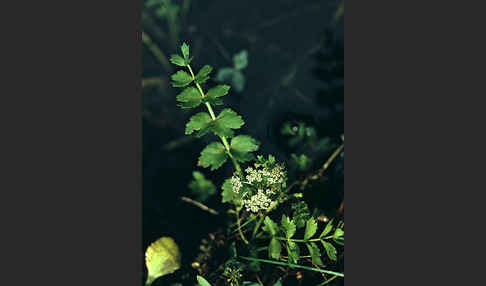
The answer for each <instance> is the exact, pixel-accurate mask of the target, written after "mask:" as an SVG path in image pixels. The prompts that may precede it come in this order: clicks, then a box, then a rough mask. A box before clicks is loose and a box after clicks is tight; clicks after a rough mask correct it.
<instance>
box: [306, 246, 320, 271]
mask: <svg viewBox="0 0 486 286" xmlns="http://www.w3.org/2000/svg"><path fill="white" fill-rule="evenodd" d="M305 245H306V246H307V249H308V250H309V255H310V256H311V258H312V263H313V264H315V265H319V266H323V265H324V263H322V260H321V251H320V250H319V247H318V246H317V245H316V244H315V243H314V242H309V243H306V244H305Z"/></svg>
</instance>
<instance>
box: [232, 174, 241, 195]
mask: <svg viewBox="0 0 486 286" xmlns="http://www.w3.org/2000/svg"><path fill="white" fill-rule="evenodd" d="M230 183H231V185H232V186H233V192H235V193H236V194H238V193H239V192H240V189H241V187H242V186H243V183H242V182H241V180H240V177H238V176H236V175H233V177H231V180H230Z"/></svg>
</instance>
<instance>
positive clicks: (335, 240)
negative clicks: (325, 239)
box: [333, 236, 344, 246]
mask: <svg viewBox="0 0 486 286" xmlns="http://www.w3.org/2000/svg"><path fill="white" fill-rule="evenodd" d="M333 240H334V242H335V243H336V244H338V245H341V246H344V236H341V237H340V238H333Z"/></svg>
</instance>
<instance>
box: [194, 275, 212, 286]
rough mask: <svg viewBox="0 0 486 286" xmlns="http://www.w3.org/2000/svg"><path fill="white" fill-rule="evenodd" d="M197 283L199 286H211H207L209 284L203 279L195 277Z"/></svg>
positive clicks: (209, 285)
mask: <svg viewBox="0 0 486 286" xmlns="http://www.w3.org/2000/svg"><path fill="white" fill-rule="evenodd" d="M197 283H198V284H199V286H211V284H209V282H208V281H207V280H206V279H204V277H202V276H199V275H197Z"/></svg>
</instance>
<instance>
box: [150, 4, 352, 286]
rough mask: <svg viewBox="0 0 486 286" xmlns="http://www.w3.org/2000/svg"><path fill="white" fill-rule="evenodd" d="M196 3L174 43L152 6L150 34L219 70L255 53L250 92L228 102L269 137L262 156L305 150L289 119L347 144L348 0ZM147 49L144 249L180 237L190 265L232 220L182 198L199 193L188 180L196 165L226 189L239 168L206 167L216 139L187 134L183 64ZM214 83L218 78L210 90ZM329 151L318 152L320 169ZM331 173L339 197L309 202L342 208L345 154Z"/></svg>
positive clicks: (216, 203) (259, 134) (217, 205)
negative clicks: (178, 78)
mask: <svg viewBox="0 0 486 286" xmlns="http://www.w3.org/2000/svg"><path fill="white" fill-rule="evenodd" d="M172 2H173V3H181V5H182V3H183V1H172ZM187 2H190V5H189V8H188V10H187V13H186V14H185V15H183V16H181V20H180V21H179V23H178V30H179V33H178V35H179V36H178V39H179V40H178V42H177V43H174V42H173V41H171V38H170V35H169V34H170V33H169V29H168V24H167V21H166V20H164V19H159V18H157V17H156V16H155V15H154V13H153V11H151V10H149V9H144V12H143V13H144V18H143V19H144V20H143V23H142V25H143V29H144V32H146V33H147V34H149V35H150V36H151V38H152V40H153V41H154V43H156V44H157V45H158V46H159V47H160V49H161V50H162V51H163V52H164V53H165V55H166V56H170V54H172V53H178V52H179V49H178V47H179V46H180V44H181V43H182V42H183V41H185V42H187V43H188V44H189V45H190V48H191V54H192V56H194V61H193V63H192V66H193V67H194V68H195V70H198V69H199V68H200V67H202V66H203V65H204V64H209V65H211V66H213V67H214V71H213V73H212V76H214V75H215V74H216V72H217V70H218V69H219V68H222V67H225V66H231V64H232V63H231V57H232V55H233V54H235V53H237V52H239V51H240V50H243V49H245V50H247V51H248V55H249V57H248V60H249V63H248V67H247V68H246V69H245V70H244V71H243V73H244V75H245V76H246V87H245V89H244V91H243V92H241V93H237V92H235V91H234V90H232V91H230V94H229V95H227V96H226V97H224V101H225V106H230V107H231V108H232V109H233V110H235V111H237V112H238V114H240V115H242V116H243V118H244V120H245V122H246V124H245V125H244V126H243V128H242V129H241V130H239V133H240V134H249V135H251V136H253V137H254V138H256V139H258V140H259V141H260V142H261V147H260V150H259V153H260V154H265V155H266V154H273V155H275V156H276V158H277V159H278V160H280V161H284V162H287V163H288V161H289V159H290V153H292V152H295V150H292V149H291V148H289V147H288V146H286V144H285V142H286V139H285V138H283V137H282V136H281V134H280V132H279V130H280V128H281V126H282V124H283V123H284V122H285V121H291V122H297V121H305V122H306V123H307V124H310V125H312V126H314V127H315V128H316V130H317V133H318V135H319V136H320V137H329V138H330V139H331V141H332V142H339V138H340V136H341V135H342V134H344V16H342V17H341V18H340V19H339V21H337V22H334V17H335V14H336V10H337V9H338V6H339V4H340V1H338V0H333V1H311V0H306V1H302V0H301V1H296V0H293V1H290V0H279V1H277V0H271V1H270V0H267V1H227V0H208V1H187ZM181 14H184V13H181ZM142 57H143V58H142V66H143V72H142V74H143V79H144V80H146V79H152V80H153V79H155V80H157V81H158V83H157V84H154V85H150V86H149V85H147V86H146V87H144V89H143V94H142V101H143V108H144V110H143V114H144V118H143V186H142V192H143V250H145V249H146V248H147V247H148V245H149V244H150V243H151V242H153V241H154V240H156V239H158V238H160V237H161V236H171V237H173V238H174V239H175V240H176V242H177V243H178V244H179V246H180V248H181V251H182V257H183V261H182V263H183V264H185V265H190V263H191V262H192V259H194V257H195V256H196V255H197V253H198V247H199V244H200V241H201V239H202V238H204V237H207V234H208V233H209V232H213V231H216V230H217V229H218V228H222V227H224V226H225V223H226V222H225V219H226V218H225V216H224V215H220V216H214V215H211V214H209V213H207V212H204V211H202V210H200V209H198V208H196V207H194V206H193V205H190V204H187V203H185V202H182V201H181V199H180V198H181V196H188V197H191V194H190V190H189V188H188V187H187V185H188V183H189V182H190V180H191V179H192V171H194V170H199V171H201V172H203V173H204V174H205V175H206V177H208V178H211V179H213V182H215V183H216V185H217V186H218V188H219V187H220V186H221V183H222V180H223V179H224V178H225V177H227V176H229V175H230V174H231V166H230V164H228V165H227V166H226V168H224V167H223V168H220V169H218V170H217V171H215V172H210V171H209V170H208V169H203V168H198V167H197V166H196V163H197V159H198V156H199V153H200V151H201V150H202V149H203V148H204V146H205V145H206V144H207V143H208V142H210V141H213V140H214V139H215V138H214V137H211V136H206V137H204V138H201V139H196V138H191V137H189V136H185V135H184V128H185V124H186V122H187V121H188V119H189V117H190V116H191V115H192V114H194V113H195V112H194V110H192V111H186V110H182V109H180V108H178V107H177V105H176V104H177V103H176V101H175V96H176V95H177V93H178V92H179V90H178V89H175V88H172V87H170V85H169V83H168V80H169V76H170V74H172V72H174V71H175V70H172V71H169V70H167V69H166V68H165V67H164V66H163V65H161V64H160V63H159V62H158V61H157V59H156V58H155V57H154V56H153V54H152V53H151V51H150V50H149V49H147V47H146V46H145V45H144V47H143V55H142ZM214 85H215V83H214V82H211V81H210V82H209V83H208V84H206V85H205V86H204V87H203V88H204V89H205V90H207V89H208V87H212V86H214ZM221 108H222V107H217V108H216V110H215V112H219V111H220V110H221ZM327 154H329V153H327ZM325 158H326V157H323V158H322V160H320V159H321V158H316V161H317V162H316V166H317V168H319V166H320V165H322V164H323V163H324V161H325ZM317 168H315V169H317ZM329 174H330V175H329V180H328V181H326V182H325V183H324V185H321V186H320V187H319V188H321V189H322V190H325V191H326V190H327V192H328V194H329V196H328V198H329V199H328V200H324V199H323V198H324V194H323V192H324V191H322V192H319V193H317V192H314V193H311V194H309V195H307V193H306V201H309V205H314V206H319V207H321V208H326V207H328V208H330V209H332V208H337V206H338V205H339V203H340V201H341V200H342V199H343V196H344V194H343V190H344V162H343V159H340V160H338V162H337V163H336V164H334V165H333V167H332V169H331V170H330V171H329ZM220 201H221V199H220V196H219V194H218V195H216V196H214V197H213V198H212V199H211V200H210V201H209V202H208V203H207V205H208V206H210V207H212V208H214V209H216V210H224V207H225V206H224V205H223V204H221V202H220ZM323 201H325V202H323ZM321 202H322V203H321ZM142 263H143V262H142ZM143 265H144V264H142V267H144V266H143ZM144 270H145V267H144ZM144 275H145V274H144ZM154 285H163V284H157V283H154Z"/></svg>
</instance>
